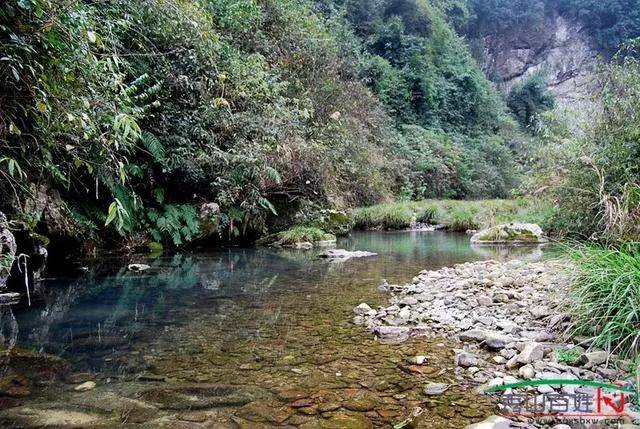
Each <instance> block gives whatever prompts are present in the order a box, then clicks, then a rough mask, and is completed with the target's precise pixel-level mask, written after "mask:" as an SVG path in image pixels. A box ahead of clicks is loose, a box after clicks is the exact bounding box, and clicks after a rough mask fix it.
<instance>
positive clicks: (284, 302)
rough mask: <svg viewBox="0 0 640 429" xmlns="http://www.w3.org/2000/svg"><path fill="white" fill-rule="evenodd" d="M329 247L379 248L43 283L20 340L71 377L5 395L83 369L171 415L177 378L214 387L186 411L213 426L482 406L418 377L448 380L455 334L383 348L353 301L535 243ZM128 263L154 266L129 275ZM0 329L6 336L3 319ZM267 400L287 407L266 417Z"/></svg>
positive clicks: (73, 377) (440, 414)
mask: <svg viewBox="0 0 640 429" xmlns="http://www.w3.org/2000/svg"><path fill="white" fill-rule="evenodd" d="M338 247H340V248H345V249H349V250H367V251H371V252H376V253H378V256H376V257H371V258H362V259H353V260H349V261H345V262H330V261H327V260H324V259H321V258H319V257H318V253H319V252H320V250H318V251H316V250H313V251H300V250H285V249H282V250H276V249H267V248H258V249H241V248H232V249H224V250H218V251H214V252H208V253H184V254H178V255H174V256H170V257H158V258H150V257H148V256H138V257H136V258H134V259H133V260H126V261H123V260H119V259H101V260H100V262H99V263H98V262H94V263H92V264H90V265H89V266H88V270H86V271H84V272H78V273H75V274H72V275H65V276H58V277H56V278H53V279H49V280H47V281H45V282H44V284H43V297H42V299H41V300H40V301H38V302H37V303H36V304H35V305H34V307H32V308H31V309H19V310H17V309H16V310H14V314H15V316H16V320H17V325H18V335H17V347H18V348H20V349H28V350H35V351H41V352H46V353H49V354H54V355H57V356H60V357H62V358H63V359H64V360H65V361H67V362H69V364H70V367H69V370H68V371H69V373H70V375H67V377H66V381H67V383H64V382H63V381H56V382H54V383H51V384H47V385H46V386H44V387H38V386H35V385H34V386H30V389H29V390H30V393H31V394H30V395H27V396H24V397H23V398H20V399H18V400H14V401H9V402H8V404H9V405H11V406H16V405H23V404H24V403H29V402H30V401H34V402H36V403H39V404H40V405H46V404H47V403H48V402H50V401H55V398H59V397H60V395H63V396H64V395H73V393H69V392H72V388H73V386H74V385H73V382H77V381H80V380H81V378H79V377H80V376H79V375H78V374H80V375H83V376H84V377H85V378H87V377H89V378H91V379H92V380H94V381H96V382H97V383H98V386H99V388H98V389H97V390H99V389H108V390H109V391H110V392H116V393H118V394H122V395H124V396H127V397H136V398H143V399H148V400H149V401H150V402H151V403H153V404H154V406H158V407H159V408H160V409H161V411H162V412H163V413H166V414H167V415H169V416H170V417H169V418H178V417H179V416H178V417H176V416H177V415H176V414H175V413H176V412H177V411H176V406H171V404H170V403H171V402H174V403H175V402H176V396H175V395H176V392H175V391H172V390H171V389H172V388H173V387H176V388H177V387H179V386H187V385H188V386H209V387H207V389H209V390H207V389H200V390H193V391H192V396H193V397H196V399H198V398H199V400H201V401H200V402H197V401H196V402H194V406H193V407H186V408H187V409H191V410H193V409H204V410H207V412H208V413H209V414H208V417H207V419H213V420H214V421H218V422H219V423H220V424H228V425H229V426H220V427H242V424H246V425H248V426H246V427H258V426H256V425H257V424H258V422H259V423H260V424H266V425H279V424H282V425H288V426H289V427H305V428H306V427H308V428H313V427H327V428H329V427H334V426H335V427H354V428H355V427H370V426H369V425H373V426H375V427H390V425H391V424H393V423H397V422H398V421H400V420H402V419H403V418H405V417H406V416H407V415H409V414H410V413H411V411H412V410H414V409H415V408H416V407H421V408H423V409H425V410H427V411H426V412H425V413H424V414H423V418H422V420H421V421H420V422H418V423H417V424H416V427H430V428H435V427H451V428H458V427H464V425H465V424H467V423H470V422H474V421H478V420H481V419H482V418H483V417H485V416H487V415H489V414H491V404H490V403H489V402H488V401H487V399H486V398H481V397H477V396H475V395H474V394H473V393H472V392H471V391H470V390H469V389H466V388H465V386H463V385H460V386H457V387H454V388H452V389H451V390H449V391H448V392H447V393H446V394H445V395H442V396H440V397H436V398H433V397H425V395H424V394H423V393H422V388H423V386H424V384H425V382H427V381H446V382H452V383H456V382H457V380H456V376H455V374H454V372H453V368H451V367H452V363H453V352H452V350H451V348H452V347H453V346H454V344H451V343H449V342H448V341H447V340H446V339H437V338H436V339H429V340H427V339H421V340H414V341H411V342H408V343H405V344H402V345H395V346H392V345H385V344H380V343H378V342H377V341H375V339H374V337H373V336H372V335H371V334H370V333H368V332H366V331H365V330H364V329H363V328H362V327H359V326H355V325H353V324H352V323H351V318H352V316H353V313H352V308H353V307H354V306H355V305H357V304H359V303H360V302H367V303H369V304H370V305H372V306H374V305H376V304H383V303H384V302H385V301H386V299H387V297H386V296H384V295H383V294H382V293H380V292H379V291H378V290H377V286H378V285H379V284H380V283H381V282H382V280H383V279H386V280H387V281H389V282H390V283H402V282H408V281H411V279H412V278H413V277H414V276H415V275H416V274H417V273H418V272H419V271H421V270H423V269H437V268H440V267H443V266H450V265H453V264H456V263H461V262H466V261H473V260H484V259H510V258H513V257H518V258H539V257H541V256H542V252H541V250H540V249H537V248H531V247H521V248H511V249H505V248H496V247H482V248H472V247H471V246H470V245H469V238H468V236H466V235H463V234H453V233H443V232H358V233H354V234H352V235H351V236H350V237H348V238H344V239H340V240H339V242H338ZM131 262H138V263H146V264H149V265H151V267H152V268H151V269H150V270H148V271H145V272H143V273H135V272H131V271H129V270H127V268H126V266H127V264H128V263H131ZM4 330H5V332H4V334H5V336H6V337H9V336H10V335H8V334H7V333H8V332H9V331H11V329H10V326H8V325H7V324H5V327H4ZM417 354H419V355H427V356H428V357H429V359H428V365H426V366H424V368H416V367H411V364H410V362H409V359H410V358H411V357H412V356H415V355H417ZM9 365H12V363H11V362H10V363H9ZM141 380H144V382H142V381H141ZM218 385H220V386H222V385H224V386H228V385H234V386H252V387H255V388H256V389H260V391H261V392H262V391H264V395H262V394H261V395H262V396H265V397H267V399H264V398H262V397H261V398H260V399H259V400H256V401H254V402H250V403H249V404H248V405H243V402H247V401H239V403H237V404H229V403H227V402H229V401H227V402H225V403H224V404H220V403H217V404H215V406H211V403H210V402H211V401H209V402H207V401H206V400H205V399H206V396H207V395H210V396H211V395H214V394H213V393H211V392H212V390H211V389H210V386H218ZM160 388H162V389H165V393H163V395H165V396H167V395H168V396H167V397H166V398H165V397H163V398H164V399H166V402H168V404H165V403H163V401H162V400H161V399H159V397H158V393H157V389H160ZM153 389H156V390H153ZM166 389H168V390H166ZM167 391H168V392H172V393H166V392H167ZM150 392H151V393H150ZM181 392H182V391H181ZM193 392H196V393H193ZM182 393H184V392H182ZM216 394H217V393H216ZM171 395H174V396H171ZM161 396H162V395H161ZM200 396H202V397H200ZM258 396H260V395H258ZM296 401H299V403H296ZM300 401H302V402H300ZM305 401H306V402H305ZM231 402H233V401H231ZM198 404H199V405H198ZM202 404H205V405H202ZM207 404H208V405H207ZM292 404H293V405H294V407H293V408H292V407H291V405H292ZM196 405H197V406H196ZM251 407H253V408H251ZM256 407H257V410H258V411H256ZM265 407H266V410H265ZM178 408H180V407H178ZM183 408H184V407H183ZM247 410H248V411H247ZM274 410H280V411H281V412H282V413H284V414H282V415H279V416H278V418H275V417H273V415H271V416H270V417H269V418H266V420H265V417H264V414H265V413H266V414H269V413H270V412H271V413H273V412H275V411H274ZM283 410H284V411H283ZM180 412H185V410H184V409H182V408H180ZM256 415H260V416H261V417H256ZM282 417H286V419H284V420H283V421H281V420H282ZM230 418H231V420H230ZM274 419H275V420H274ZM341 419H342V420H341ZM345 419H346V420H345ZM349 419H351V420H349ZM247 422H248V423H247ZM345 422H347V423H348V424H347V423H345ZM334 423H335V424H334ZM352 423H353V425H354V426H349V425H350V424H352ZM358 424H360V426H358ZM234 425H235V426H234ZM305 425H306V426H305ZM331 425H333V426H331ZM267 427H268V426H267Z"/></svg>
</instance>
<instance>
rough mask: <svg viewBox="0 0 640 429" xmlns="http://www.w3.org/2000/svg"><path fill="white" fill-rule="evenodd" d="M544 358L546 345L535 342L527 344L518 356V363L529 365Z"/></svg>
mask: <svg viewBox="0 0 640 429" xmlns="http://www.w3.org/2000/svg"><path fill="white" fill-rule="evenodd" d="M543 357H544V345H542V344H540V343H536V342H534V341H532V342H529V343H527V344H526V345H525V346H524V349H523V350H522V351H521V352H520V354H519V355H518V362H519V363H521V364H525V365H526V364H528V363H531V362H534V361H538V360H540V359H542V358H543Z"/></svg>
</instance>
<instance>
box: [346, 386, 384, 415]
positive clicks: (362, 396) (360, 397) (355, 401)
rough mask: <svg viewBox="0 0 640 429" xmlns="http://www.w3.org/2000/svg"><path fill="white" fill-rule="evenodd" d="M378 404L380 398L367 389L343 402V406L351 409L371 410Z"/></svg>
mask: <svg viewBox="0 0 640 429" xmlns="http://www.w3.org/2000/svg"><path fill="white" fill-rule="evenodd" d="M377 405H378V400H377V398H375V397H374V396H373V395H370V394H369V393H367V392H366V391H364V390H363V391H360V392H358V393H357V394H356V395H354V396H353V397H352V398H350V399H347V400H346V401H344V402H343V403H342V406H343V407H344V408H345V409H347V410H351V411H360V412H365V411H371V410H374V409H375V408H376V406H377Z"/></svg>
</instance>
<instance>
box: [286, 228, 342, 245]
mask: <svg viewBox="0 0 640 429" xmlns="http://www.w3.org/2000/svg"><path fill="white" fill-rule="evenodd" d="M278 236H279V237H278V238H279V240H278V242H279V243H280V244H283V245H286V244H295V243H300V242H303V241H308V242H311V243H315V242H318V241H323V240H335V236H333V235H331V234H327V233H326V232H324V231H323V230H322V229H320V228H315V227H309V226H294V227H293V228H291V229H288V230H286V231H282V232H280V233H279V234H278Z"/></svg>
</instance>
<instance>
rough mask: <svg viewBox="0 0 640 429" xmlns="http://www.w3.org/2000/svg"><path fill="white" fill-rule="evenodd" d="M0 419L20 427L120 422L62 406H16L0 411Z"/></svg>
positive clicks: (76, 426)
mask: <svg viewBox="0 0 640 429" xmlns="http://www.w3.org/2000/svg"><path fill="white" fill-rule="evenodd" d="M0 421H10V422H12V425H11V427H20V428H45V427H46V428H81V427H82V428H85V427H95V428H98V427H117V426H118V425H119V424H120V422H115V421H110V420H108V419H107V418H105V417H103V416H99V415H96V414H92V413H87V412H82V411H77V410H71V409H65V408H62V407H51V408H44V407H40V406H38V407H36V406H33V407H27V406H25V407H17V408H10V409H8V410H4V411H0Z"/></svg>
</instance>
